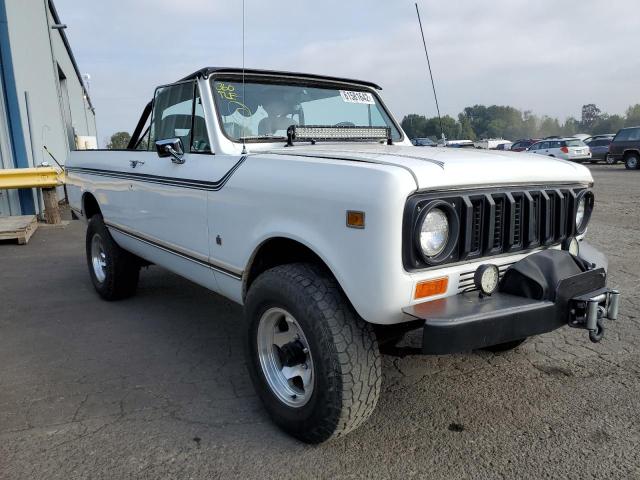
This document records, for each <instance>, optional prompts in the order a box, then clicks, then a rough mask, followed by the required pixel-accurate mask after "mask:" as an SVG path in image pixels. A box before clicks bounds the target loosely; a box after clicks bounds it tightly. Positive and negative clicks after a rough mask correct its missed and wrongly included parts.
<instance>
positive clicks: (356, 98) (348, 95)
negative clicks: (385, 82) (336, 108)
mask: <svg viewBox="0 0 640 480" xmlns="http://www.w3.org/2000/svg"><path fill="white" fill-rule="evenodd" d="M340 95H342V100H344V101H345V102H348V103H366V104H368V105H374V104H375V103H376V102H375V101H374V100H373V95H371V94H370V93H369V92H351V91H349V90H340Z"/></svg>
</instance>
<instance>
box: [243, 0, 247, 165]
mask: <svg viewBox="0 0 640 480" xmlns="http://www.w3.org/2000/svg"><path fill="white" fill-rule="evenodd" d="M246 101H247V99H246V98H245V96H244V0H242V103H243V104H244V103H246ZM243 123H245V125H244V128H245V132H246V128H247V125H246V122H243ZM245 132H243V135H242V155H246V154H247V144H246V142H245V137H246V134H245Z"/></svg>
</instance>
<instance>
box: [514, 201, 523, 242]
mask: <svg viewBox="0 0 640 480" xmlns="http://www.w3.org/2000/svg"><path fill="white" fill-rule="evenodd" d="M523 198H524V197H523V196H522V195H518V196H517V197H516V198H514V205H513V244H514V245H518V246H520V245H522V225H523V223H522V220H523V218H522V210H523V209H522V204H523Z"/></svg>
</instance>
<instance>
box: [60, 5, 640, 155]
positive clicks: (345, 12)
mask: <svg viewBox="0 0 640 480" xmlns="http://www.w3.org/2000/svg"><path fill="white" fill-rule="evenodd" d="M55 4H56V8H57V9H58V13H59V14H60V17H61V21H62V22H63V23H66V24H67V25H68V28H67V30H66V33H67V35H68V37H69V40H70V42H71V46H72V49H73V51H74V55H75V57H76V60H77V62H78V65H79V68H80V71H81V72H82V73H83V74H84V73H88V74H89V75H90V76H91V80H90V95H91V98H92V101H93V104H94V106H95V107H96V118H97V122H98V136H99V139H98V140H99V142H100V143H101V144H104V143H105V139H107V138H108V137H109V136H110V135H111V134H112V133H114V132H116V131H122V130H124V131H129V132H131V131H133V129H134V127H135V125H136V123H137V121H138V118H139V117H140V114H141V112H142V109H143V107H144V105H145V104H146V103H147V102H148V101H149V99H150V98H151V96H152V95H153V91H154V88H155V86H157V85H162V84H166V83H171V82H173V81H175V80H178V79H179V78H182V77H184V76H186V75H188V74H189V73H192V72H193V71H196V70H198V69H200V68H201V67H204V66H230V67H240V66H241V65H242V2H241V1H240V0H101V1H100V2H95V1H87V0H55ZM418 4H419V6H420V11H421V16H422V21H423V25H424V29H425V37H426V42H427V46H428V48H429V57H430V60H431V66H432V68H433V74H434V79H435V83H436V89H437V93H438V100H439V103H440V110H441V113H442V114H443V115H445V114H449V115H451V116H454V117H456V116H457V114H458V113H459V112H460V111H461V110H462V109H463V108H464V107H466V106H470V105H475V104H485V105H493V104H496V105H511V106H514V107H516V108H519V109H523V110H531V111H533V113H535V114H537V115H549V116H553V117H558V118H560V119H561V120H564V119H565V118H566V117H568V116H574V117H577V118H579V117H580V111H581V107H582V105H583V104H586V103H595V104H597V105H598V106H599V107H600V108H601V110H602V111H604V112H607V113H611V114H613V113H618V114H621V113H624V111H625V110H626V108H627V107H628V106H629V105H631V104H635V103H640V88H638V79H639V78H640V54H638V51H639V48H638V47H640V40H638V23H637V19H636V17H637V15H636V12H637V0H608V1H604V0H555V1H554V0H537V1H535V2H532V1H530V0H492V1H484V0H448V1H445V2H443V1H441V0H419V1H418ZM245 64H246V67H247V68H265V69H277V70H291V71H298V72H306V73H317V74H326V75H333V76H345V77H350V78H358V79H363V80H370V81H373V82H376V83H378V84H379V85H381V86H382V88H383V89H384V91H383V98H384V99H385V102H386V103H387V104H388V106H389V107H390V109H391V111H392V112H393V113H394V114H395V116H396V117H398V119H402V117H403V116H404V115H405V114H407V113H419V114H423V115H426V116H427V117H431V116H435V115H436V108H435V102H434V99H433V93H432V91H431V84H430V81H429V76H428V70H427V63H426V59H425V55H424V50H423V46H422V40H421V38H420V29H419V26H418V22H417V17H416V12H415V6H414V2H413V1H408V0H341V1H337V0H322V1H317V0H316V1H311V0H296V1H291V0H287V1H284V0H268V1H264V0H263V1H259V0H245Z"/></svg>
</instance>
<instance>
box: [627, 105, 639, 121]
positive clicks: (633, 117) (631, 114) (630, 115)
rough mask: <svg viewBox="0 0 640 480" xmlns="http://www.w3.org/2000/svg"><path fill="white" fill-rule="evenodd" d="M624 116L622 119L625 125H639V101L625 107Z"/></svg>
mask: <svg viewBox="0 0 640 480" xmlns="http://www.w3.org/2000/svg"><path fill="white" fill-rule="evenodd" d="M626 117H627V118H626V119H625V121H624V126H625V127H637V126H638V125H640V103H637V104H635V105H633V106H631V107H629V108H627V112H626Z"/></svg>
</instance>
